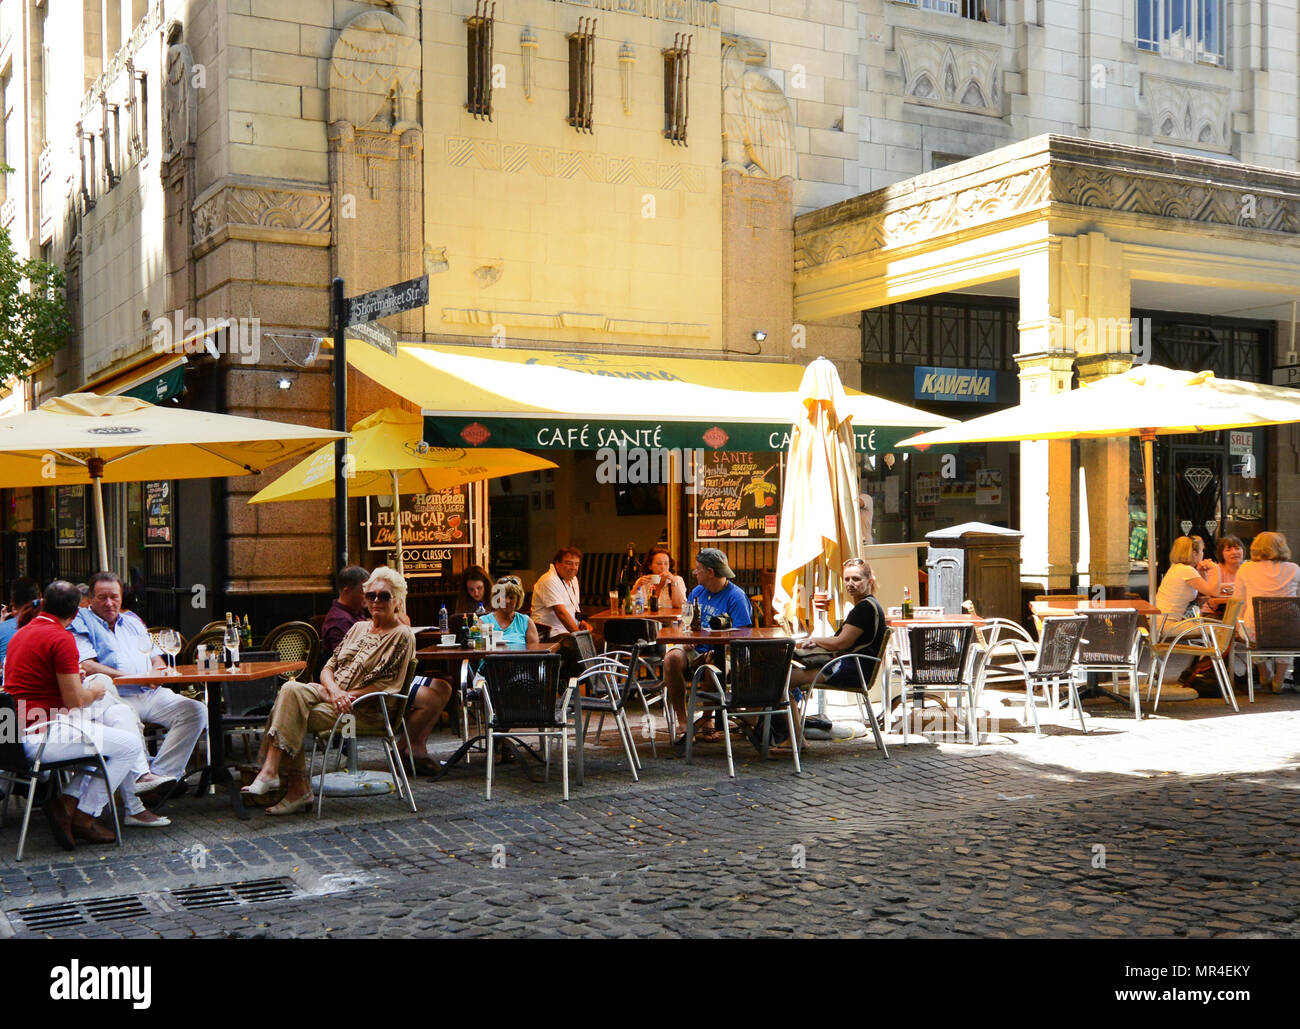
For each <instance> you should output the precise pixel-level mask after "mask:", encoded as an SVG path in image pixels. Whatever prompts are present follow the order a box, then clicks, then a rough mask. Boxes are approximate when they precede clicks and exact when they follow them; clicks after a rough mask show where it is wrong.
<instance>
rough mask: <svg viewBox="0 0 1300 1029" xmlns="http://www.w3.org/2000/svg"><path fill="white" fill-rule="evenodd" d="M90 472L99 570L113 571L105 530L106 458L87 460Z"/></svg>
mask: <svg viewBox="0 0 1300 1029" xmlns="http://www.w3.org/2000/svg"><path fill="white" fill-rule="evenodd" d="M86 467H87V469H88V470H89V472H90V483H91V489H92V490H93V491H94V494H95V530H96V534H97V535H98V537H99V570H100V571H101V572H107V571H111V569H110V568H109V567H108V536H107V535H106V534H105V531H104V482H103V479H104V459H103V458H102V457H92V458H91V459H90V460H89V461H87V462H86Z"/></svg>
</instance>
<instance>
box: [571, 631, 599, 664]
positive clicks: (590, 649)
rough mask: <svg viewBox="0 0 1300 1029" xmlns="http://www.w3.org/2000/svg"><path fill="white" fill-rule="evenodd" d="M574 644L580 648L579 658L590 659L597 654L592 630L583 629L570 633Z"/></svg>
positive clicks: (581, 659) (580, 659)
mask: <svg viewBox="0 0 1300 1029" xmlns="http://www.w3.org/2000/svg"><path fill="white" fill-rule="evenodd" d="M570 635H571V637H572V639H573V644H574V646H576V647H577V648H578V660H579V661H590V660H591V659H592V658H593V657H596V656H597V651H596V641H595V640H594V639H592V638H591V630H589V629H583V630H582V631H581V632H575V633H571V634H570Z"/></svg>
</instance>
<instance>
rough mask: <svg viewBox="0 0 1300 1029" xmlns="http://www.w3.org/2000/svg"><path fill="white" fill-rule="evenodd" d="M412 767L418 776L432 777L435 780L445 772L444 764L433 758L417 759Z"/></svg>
mask: <svg viewBox="0 0 1300 1029" xmlns="http://www.w3.org/2000/svg"><path fill="white" fill-rule="evenodd" d="M412 767H413V768H414V769H415V774H416V775H424V776H430V777H433V778H436V777H437V776H440V775H442V773H443V771H444V769H443V767H442V762H441V761H438V760H436V759H435V758H431V757H417V758H416V759H415V760H414V762H413V764H412Z"/></svg>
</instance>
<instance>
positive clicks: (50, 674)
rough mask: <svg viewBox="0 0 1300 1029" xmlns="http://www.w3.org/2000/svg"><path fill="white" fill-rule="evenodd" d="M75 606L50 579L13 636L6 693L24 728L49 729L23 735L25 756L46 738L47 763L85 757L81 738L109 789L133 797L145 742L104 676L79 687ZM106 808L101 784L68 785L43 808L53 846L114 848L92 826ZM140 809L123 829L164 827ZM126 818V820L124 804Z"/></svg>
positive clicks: (104, 832) (65, 585) (83, 779)
mask: <svg viewBox="0 0 1300 1029" xmlns="http://www.w3.org/2000/svg"><path fill="white" fill-rule="evenodd" d="M80 603H81V595H80V594H79V593H78V592H77V587H75V586H74V585H72V583H70V582H66V581H64V580H62V579H56V580H55V581H54V582H52V583H50V584H49V586H47V587H46V589H45V597H44V600H43V603H42V608H41V612H40V614H38V615H37V616H36V617H35V618H33V619H32V621H31V622H29V623H28V624H27V625H25V626H23V627H22V628H21V629H19V630H18V632H16V633H15V634H14V638H13V640H12V641H11V642H10V644H9V651H8V654H7V655H6V657H5V673H6V674H5V692H6V693H10V694H12V695H13V696H14V698H15V699H16V700H17V702H18V705H19V707H18V710H19V719H20V721H21V722H22V724H23V726H24V728H26V727H27V726H30V725H34V724H37V723H41V722H45V721H52V722H53V724H52V725H49V726H47V727H46V728H45V729H38V730H35V731H34V732H29V733H26V734H25V735H24V737H23V749H24V750H26V752H27V756H28V758H29V759H32V760H34V759H35V757H36V754H37V752H38V751H39V750H40V746H41V742H42V739H43V736H44V734H45V733H48V734H49V739H48V741H47V742H46V743H45V751H44V756H45V757H46V758H49V759H50V760H63V759H67V758H73V757H80V756H82V755H85V754H88V753H90V748H89V746H88V744H87V741H86V736H85V735H83V732H82V731H84V733H85V734H87V735H89V737H90V739H91V740H93V741H94V743H95V744H96V745H98V747H99V750H100V753H101V754H103V756H104V763H105V765H106V766H107V768H108V778H109V787H110V788H111V789H112V790H117V789H118V787H123V788H124V789H125V790H127V791H133V788H134V785H135V781H136V779H137V778H139V777H140V776H142V775H145V774H146V773H147V772H148V771H149V761H148V758H147V757H146V756H145V751H144V742H143V740H142V739H141V738H140V732H139V729H138V727H137V721H136V717H135V713H134V712H133V711H132V710H131V709H130V708H128V707H127V706H126V705H125V704H119V703H116V702H114V701H113V700H112V699H111V697H106V696H105V693H106V691H107V689H108V686H109V685H110V682H111V681H110V680H109V678H108V676H106V675H92V676H90V677H89V678H88V679H87V680H86V681H85V683H84V684H83V683H82V681H81V667H80V662H79V660H78V658H77V643H76V640H74V639H73V637H72V634H71V633H70V632H68V626H69V625H70V624H71V623H72V619H73V618H74V617H76V614H77V610H78V608H79V606H80ZM78 730H82V731H78ZM134 799H135V798H134V794H133V793H132V796H131V800H134ZM108 803H109V792H108V790H106V789H105V786H104V781H103V779H100V778H98V777H95V776H89V775H79V776H77V777H76V778H74V779H73V781H72V784H71V787H70V790H69V792H68V794H66V795H65V796H62V797H59V796H55V795H54V794H51V796H50V800H49V801H47V803H46V805H45V812H46V816H47V817H48V818H49V820H50V828H51V829H52V830H53V832H54V836H55V839H57V840H58V841H59V843H60V844H62V845H63V846H64V847H65V848H66V849H68V850H71V849H72V848H73V846H74V843H73V840H74V839H79V840H85V841H86V842H87V843H112V842H114V840H115V839H116V837H115V836H114V835H113V833H112V832H111V831H110V830H108V829H106V828H104V827H103V826H102V825H100V824H99V823H98V822H97V821H95V819H97V818H98V817H99V815H100V814H101V813H102V812H103V810H104V807H105V805H107V804H108ZM139 807H140V812H139V813H137V814H130V813H128V815H127V818H126V824H127V825H155V824H157V825H166V824H168V820H167V819H164V818H161V817H160V816H159V815H155V814H153V813H152V812H149V811H145V810H143V805H139ZM127 810H128V812H130V810H131V805H130V804H128V809H127Z"/></svg>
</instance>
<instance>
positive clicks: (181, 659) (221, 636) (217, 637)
mask: <svg viewBox="0 0 1300 1029" xmlns="http://www.w3.org/2000/svg"><path fill="white" fill-rule="evenodd" d="M225 642H226V623H225V622H208V624H207V625H205V626H204V627H203V628H202V629H200V630H199V631H198V632H196V633H195V634H194V635H193V636H191V637H190V638H189V639H188V640H186V641H185V646H183V647H181V652H180V654H179V655H177V657H176V663H177V664H181V665H192V664H194V658H195V656H196V655H197V654H198V652H199V645H200V644H202V645H204V646H206V647H207V648H208V650H209V651H211V650H214V649H215V650H216V651H217V652H218V653H220V652H221V648H222V646H224V645H225Z"/></svg>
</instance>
